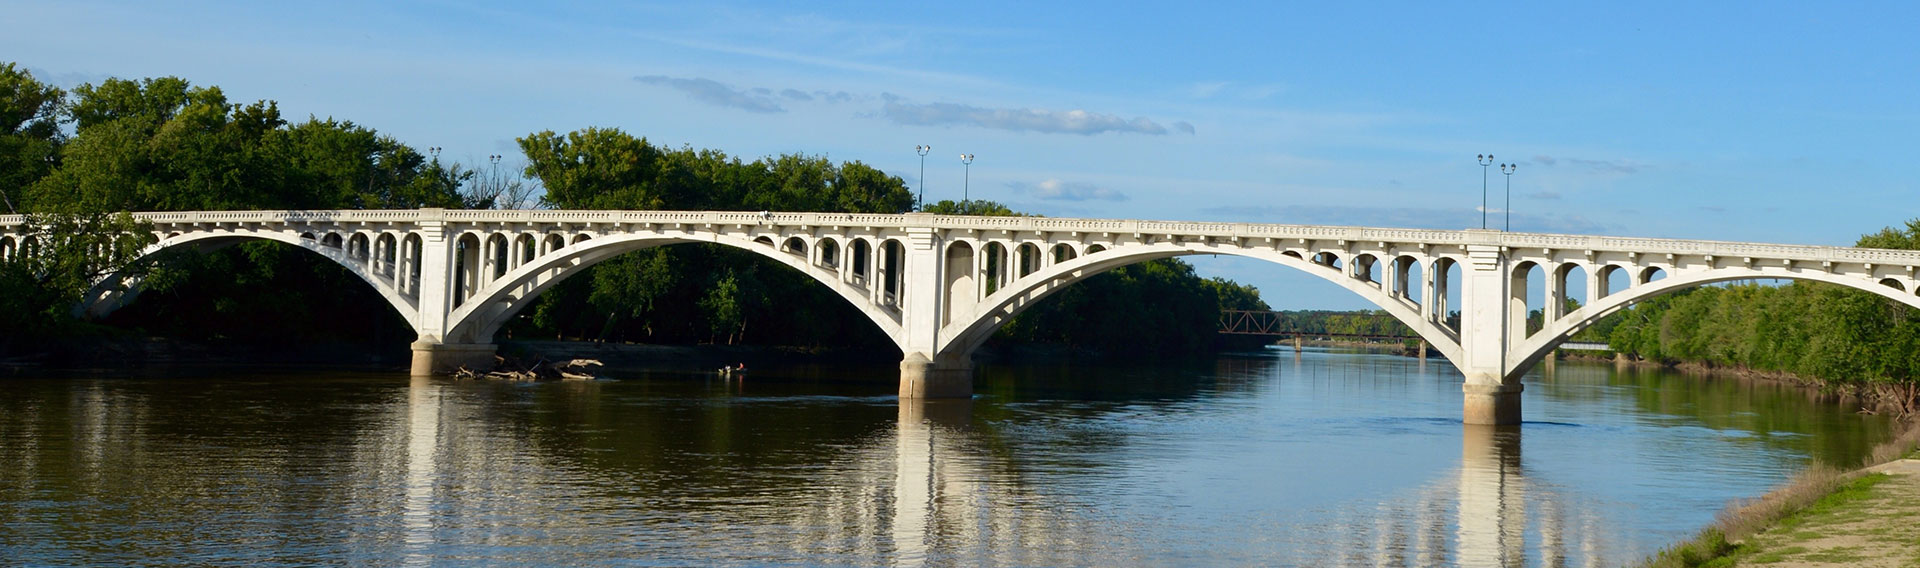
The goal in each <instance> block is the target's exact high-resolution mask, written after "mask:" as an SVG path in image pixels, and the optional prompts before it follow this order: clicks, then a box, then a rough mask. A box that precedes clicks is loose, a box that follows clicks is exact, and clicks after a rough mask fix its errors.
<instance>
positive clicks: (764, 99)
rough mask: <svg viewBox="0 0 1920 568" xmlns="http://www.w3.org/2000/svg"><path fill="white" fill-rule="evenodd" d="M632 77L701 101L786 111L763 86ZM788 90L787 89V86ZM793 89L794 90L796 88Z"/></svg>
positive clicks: (755, 109) (763, 109)
mask: <svg viewBox="0 0 1920 568" xmlns="http://www.w3.org/2000/svg"><path fill="white" fill-rule="evenodd" d="M633 80H635V81H639V82H641V83H645V84H648V85H656V86H661V87H667V88H670V89H673V90H676V91H680V92H682V93H686V94H687V96H690V97H693V100H696V101H700V102H703V103H707V104H711V105H717V106H723V107H731V108H737V109H741V110H745V111H750V112H765V113H773V112H786V111H787V109H785V108H783V107H781V106H780V103H779V102H778V101H775V100H773V91H772V90H771V89H765V88H755V89H744V90H742V89H735V88H733V87H731V86H728V85H727V84H725V83H721V82H719V81H715V80H712V79H705V78H700V77H694V78H680V77H667V76H664V75H644V76H639V77H634V78H633ZM789 90H791V89H789ZM796 92H797V91H796Z"/></svg>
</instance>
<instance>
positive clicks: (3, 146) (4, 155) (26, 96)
mask: <svg viewBox="0 0 1920 568" xmlns="http://www.w3.org/2000/svg"><path fill="white" fill-rule="evenodd" d="M65 103H66V93H64V92H62V91H61V90H60V89H59V88H57V87H54V86H52V85H47V84H45V83H41V82H40V81H38V80H36V79H34V78H33V74H32V73H28V72H27V70H25V69H21V68H19V67H17V66H15V64H13V63H0V203H3V204H4V205H5V206H6V208H7V213H9V214H11V213H16V212H17V211H18V205H17V204H16V203H15V201H14V200H16V199H22V198H24V197H25V195H26V191H25V190H26V188H27V187H28V186H30V185H32V184H33V183H34V182H36V181H39V180H40V178H42V177H45V176H46V175H47V173H48V172H50V171H52V170H53V167H54V165H55V163H56V161H57V160H58V159H59V156H60V144H61V143H62V142H63V137H62V136H61V133H60V116H61V114H62V112H63V109H64V107H65Z"/></svg>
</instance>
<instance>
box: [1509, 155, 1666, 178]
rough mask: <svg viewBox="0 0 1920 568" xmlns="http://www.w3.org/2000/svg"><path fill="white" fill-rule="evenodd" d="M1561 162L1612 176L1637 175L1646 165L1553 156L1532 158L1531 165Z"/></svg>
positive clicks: (1551, 164) (1625, 161) (1621, 161)
mask: <svg viewBox="0 0 1920 568" xmlns="http://www.w3.org/2000/svg"><path fill="white" fill-rule="evenodd" d="M1561 161H1565V162H1566V163H1567V165H1571V166H1580V167H1583V168H1587V169H1590V170H1593V171H1596V172H1603V173H1613V174H1632V173H1639V172H1640V170H1642V169H1645V168H1646V167H1647V166H1646V164H1642V163H1639V162H1635V161H1633V160H1589V159H1586V158H1555V157H1553V156H1548V155H1544V154H1543V155H1539V156H1534V157H1533V163H1535V164H1539V165H1542V166H1554V165H1558V164H1559V163H1560V162H1561Z"/></svg>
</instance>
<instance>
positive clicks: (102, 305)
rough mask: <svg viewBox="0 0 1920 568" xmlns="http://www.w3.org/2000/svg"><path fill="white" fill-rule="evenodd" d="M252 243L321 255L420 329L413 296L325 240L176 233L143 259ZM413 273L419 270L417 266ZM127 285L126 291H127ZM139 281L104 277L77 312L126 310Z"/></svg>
mask: <svg viewBox="0 0 1920 568" xmlns="http://www.w3.org/2000/svg"><path fill="white" fill-rule="evenodd" d="M328 240H332V241H334V242H340V237H339V235H338V234H331V233H330V234H329V235H328ZM248 241H273V242H279V243H286V244H289V245H293V246H295V247H299V248H300V249H301V250H305V251H308V252H312V253H314V254H317V255H320V256H321V257H322V258H325V259H327V260H329V261H332V262H333V263H334V264H337V265H340V267H342V268H345V269H347V272H350V273H352V274H353V275H354V276H356V277H359V278H360V280H361V281H363V282H366V283H367V285H368V286H371V287H373V289H374V291H375V292H376V293H378V294H379V295H380V297H381V298H382V299H385V300H386V303H387V306H388V307H391V308H393V310H394V311H395V312H397V313H399V314H400V317H401V318H402V319H405V320H406V322H407V326H408V327H411V328H413V329H415V330H418V329H420V307H419V303H418V302H416V301H415V300H414V299H413V298H412V297H409V296H407V295H406V294H402V293H401V292H400V290H399V289H397V288H396V287H395V286H394V285H393V284H391V283H390V282H388V281H385V280H383V279H381V278H380V277H379V276H378V275H377V274H376V273H375V271H374V270H373V267H372V264H370V263H365V262H359V261H357V260H355V259H354V258H353V255H352V254H351V252H350V251H349V250H347V249H345V248H342V247H339V246H329V245H327V244H326V242H325V241H322V240H316V239H314V238H312V237H310V236H308V235H305V234H294V233H289V232H282V231H254V232H219V233H202V232H189V233H176V234H174V235H173V236H169V237H167V238H165V239H162V240H160V242H157V243H154V244H152V245H149V246H147V248H146V249H145V250H142V251H141V252H140V255H139V257H138V258H139V259H140V260H146V259H150V258H152V257H154V256H155V255H158V254H160V253H161V252H164V251H166V250H169V249H174V248H178V247H183V246H191V247H194V248H196V249H197V250H199V251H200V252H212V251H215V250H219V249H222V248H226V247H230V246H233V245H237V244H240V243H244V242H248ZM413 270H416V271H417V270H419V267H418V265H417V264H416V265H415V266H414V268H413ZM123 285H124V288H123ZM139 293H140V284H139V282H126V277H125V275H123V274H120V273H115V274H110V275H107V276H106V277H105V278H102V279H101V280H100V282H98V283H96V284H94V286H93V288H92V289H90V290H88V291H87V295H86V296H85V299H84V300H82V302H81V305H80V306H79V308H78V309H77V312H78V313H81V314H85V315H87V316H89V317H94V318H99V317H105V316H106V315H108V314H111V313H113V312H114V311H116V310H119V309H120V308H122V307H125V306H126V304H127V303H128V302H131V301H132V300H133V299H134V297H136V296H139Z"/></svg>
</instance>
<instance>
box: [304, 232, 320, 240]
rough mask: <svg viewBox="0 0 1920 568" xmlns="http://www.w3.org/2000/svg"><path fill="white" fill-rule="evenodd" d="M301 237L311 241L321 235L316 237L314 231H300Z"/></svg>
mask: <svg viewBox="0 0 1920 568" xmlns="http://www.w3.org/2000/svg"><path fill="white" fill-rule="evenodd" d="M300 238H303V239H306V240H309V241H311V240H315V239H318V238H319V237H315V236H314V235H313V233H300Z"/></svg>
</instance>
